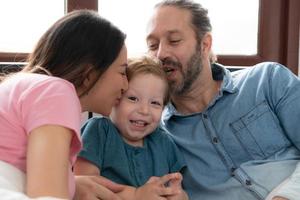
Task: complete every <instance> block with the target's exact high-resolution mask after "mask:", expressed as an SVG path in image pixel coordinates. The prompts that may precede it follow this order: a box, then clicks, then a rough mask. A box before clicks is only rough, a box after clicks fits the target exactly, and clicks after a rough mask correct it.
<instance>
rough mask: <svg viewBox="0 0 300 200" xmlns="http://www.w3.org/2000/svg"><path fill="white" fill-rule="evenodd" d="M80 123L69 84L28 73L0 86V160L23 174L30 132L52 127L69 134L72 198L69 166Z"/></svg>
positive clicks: (71, 184)
mask: <svg viewBox="0 0 300 200" xmlns="http://www.w3.org/2000/svg"><path fill="white" fill-rule="evenodd" d="M80 121H81V106H80V102H79V99H78V96H77V94H76V90H75V88H74V86H73V85H72V84H71V83H70V82H68V81H66V80H63V79H60V78H56V77H51V76H46V75H39V74H31V73H19V74H16V75H13V76H12V77H10V78H8V79H7V80H5V81H4V82H2V83H0V138H1V139H0V160H2V161H5V162H7V163H10V164H11V165H13V166H15V167H17V168H19V169H20V170H22V171H23V172H25V173H26V149H27V137H28V134H30V132H31V131H32V130H33V129H35V128H37V127H39V126H42V125H47V124H53V125H61V126H63V127H67V128H69V129H71V130H73V131H74V136H73V138H72V143H71V147H70V148H71V151H70V175H69V192H70V195H71V196H72V197H73V195H74V192H75V182H74V175H73V173H72V171H71V166H72V165H73V164H74V162H75V160H76V155H77V153H78V151H79V150H80V148H81V140H80ZM53 148H55V146H54V147H53Z"/></svg>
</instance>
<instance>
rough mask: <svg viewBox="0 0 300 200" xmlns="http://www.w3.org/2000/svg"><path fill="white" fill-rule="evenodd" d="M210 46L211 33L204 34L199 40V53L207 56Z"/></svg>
mask: <svg viewBox="0 0 300 200" xmlns="http://www.w3.org/2000/svg"><path fill="white" fill-rule="evenodd" d="M211 46H212V36H211V33H206V34H205V35H204V36H203V38H202V40H201V51H202V54H204V55H206V56H209V54H210V52H211Z"/></svg>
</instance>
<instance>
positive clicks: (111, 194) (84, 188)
mask: <svg viewBox="0 0 300 200" xmlns="http://www.w3.org/2000/svg"><path fill="white" fill-rule="evenodd" d="M75 179H76V191H75V197H74V200H86V199H88V200H99V199H101V200H121V198H120V197H118V196H117V195H116V194H115V193H117V192H121V191H122V190H123V189H124V186H123V185H119V184H117V183H114V182H112V181H110V180H108V179H106V178H104V177H101V176H76V178H75Z"/></svg>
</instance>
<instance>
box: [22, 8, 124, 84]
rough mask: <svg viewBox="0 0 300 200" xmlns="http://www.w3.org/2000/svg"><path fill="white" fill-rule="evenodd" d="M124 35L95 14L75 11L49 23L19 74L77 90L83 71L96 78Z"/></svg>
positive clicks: (110, 62) (109, 63)
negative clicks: (95, 73)
mask: <svg viewBox="0 0 300 200" xmlns="http://www.w3.org/2000/svg"><path fill="white" fill-rule="evenodd" d="M124 40H125V34H124V33H122V32H121V31H120V30H119V29H118V28H117V27H115V26H114V25H113V24H111V23H110V22H109V21H107V20H106V19H104V18H102V17H100V16H99V14H98V13H97V12H95V11H91V10H77V11H73V12H70V13H68V14H67V15H65V16H64V17H62V18H61V19H60V20H58V21H57V22H56V23H55V24H53V25H52V26H51V27H50V28H49V29H48V30H47V32H46V33H44V35H43V36H42V37H41V39H40V40H39V42H38V43H37V45H36V47H35V49H34V51H33V52H32V53H31V54H30V55H29V58H28V65H27V66H25V68H24V69H23V71H25V72H32V73H41V74H48V75H52V76H56V77H60V78H63V79H65V80H68V81H69V82H71V83H73V84H74V86H75V88H78V87H79V86H80V85H81V84H82V83H83V81H84V79H85V75H86V73H87V70H89V69H91V68H92V69H95V70H96V71H98V72H99V76H101V74H102V73H103V72H104V71H105V70H106V69H107V68H108V67H109V66H110V65H111V64H112V63H113V61H114V60H115V59H116V58H117V56H118V55H119V53H120V51H121V49H122V47H123V45H124Z"/></svg>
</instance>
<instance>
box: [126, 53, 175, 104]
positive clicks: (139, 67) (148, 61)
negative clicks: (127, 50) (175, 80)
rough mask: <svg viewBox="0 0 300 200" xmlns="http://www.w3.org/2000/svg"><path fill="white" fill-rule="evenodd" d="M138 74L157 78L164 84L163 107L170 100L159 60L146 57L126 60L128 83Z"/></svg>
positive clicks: (165, 78)
mask: <svg viewBox="0 0 300 200" xmlns="http://www.w3.org/2000/svg"><path fill="white" fill-rule="evenodd" d="M139 74H152V75H154V76H157V77H159V78H160V79H161V80H163V81H164V82H165V85H166V91H165V94H164V102H163V103H164V105H166V104H167V103H168V102H169V100H170V93H169V83H168V80H167V77H166V74H165V72H164V70H163V69H162V64H161V62H160V60H159V59H157V58H155V57H151V56H148V55H144V56H140V57H134V58H129V59H128V68H127V78H128V82H130V80H131V79H132V78H133V77H135V76H137V75H139Z"/></svg>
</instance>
